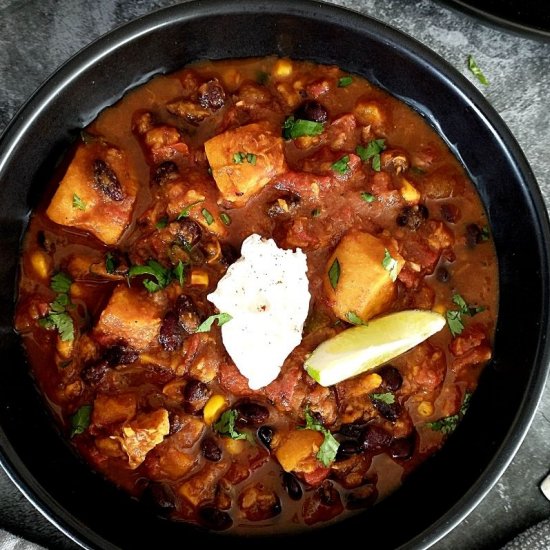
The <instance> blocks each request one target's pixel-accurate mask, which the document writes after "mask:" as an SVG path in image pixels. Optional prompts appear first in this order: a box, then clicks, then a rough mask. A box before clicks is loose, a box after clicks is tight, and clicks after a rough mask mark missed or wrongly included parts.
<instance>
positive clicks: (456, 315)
mask: <svg viewBox="0 0 550 550" xmlns="http://www.w3.org/2000/svg"><path fill="white" fill-rule="evenodd" d="M445 318H446V319H447V324H448V325H449V330H450V331H451V335H452V336H453V338H454V337H455V336H458V335H459V334H460V333H461V332H462V331H463V330H464V324H463V323H462V314H461V312H460V311H456V310H454V309H450V310H447V312H446V313H445Z"/></svg>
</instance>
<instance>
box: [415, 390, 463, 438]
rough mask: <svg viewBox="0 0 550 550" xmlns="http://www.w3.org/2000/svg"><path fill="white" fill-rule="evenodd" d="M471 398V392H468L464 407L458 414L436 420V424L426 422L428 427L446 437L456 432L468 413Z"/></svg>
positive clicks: (461, 407)
mask: <svg viewBox="0 0 550 550" xmlns="http://www.w3.org/2000/svg"><path fill="white" fill-rule="evenodd" d="M471 398H472V394H471V392H466V393H465V394H464V400H463V402H462V405H461V406H460V410H459V411H458V412H457V413H456V414H452V415H450V416H444V417H443V418H440V419H439V420H435V421H434V422H426V426H428V428H430V430H434V431H436V432H441V433H444V434H446V435H448V434H450V433H452V432H454V431H455V430H456V427H457V426H458V423H459V422H460V420H461V419H462V417H463V416H464V415H465V414H466V411H467V410H468V407H469V405H470V400H471Z"/></svg>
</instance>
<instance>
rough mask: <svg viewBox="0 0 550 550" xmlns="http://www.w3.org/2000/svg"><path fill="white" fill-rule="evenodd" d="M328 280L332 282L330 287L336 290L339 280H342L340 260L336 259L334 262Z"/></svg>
mask: <svg viewBox="0 0 550 550" xmlns="http://www.w3.org/2000/svg"><path fill="white" fill-rule="evenodd" d="M328 279H329V281H330V286H331V287H332V288H333V289H334V290H336V286H337V285H338V280H339V279H340V262H339V261H338V258H334V261H333V262H332V265H331V266H330V269H329V270H328Z"/></svg>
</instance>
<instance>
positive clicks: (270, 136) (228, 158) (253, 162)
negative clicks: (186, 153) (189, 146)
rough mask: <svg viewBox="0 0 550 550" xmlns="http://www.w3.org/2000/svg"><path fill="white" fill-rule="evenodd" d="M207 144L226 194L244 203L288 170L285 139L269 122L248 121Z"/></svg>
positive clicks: (218, 181)
mask: <svg viewBox="0 0 550 550" xmlns="http://www.w3.org/2000/svg"><path fill="white" fill-rule="evenodd" d="M204 148H205V151H206V156H207V158H208V162H209V163H210V167H211V168H212V176H213V177H214V179H215V180H216V184H217V185H218V188H219V190H220V192H221V194H222V196H223V198H224V199H225V200H227V201H229V202H231V203H233V204H234V205H235V206H243V205H245V204H246V203H247V201H248V199H250V198H251V197H252V196H253V195H255V194H256V193H258V192H259V191H260V190H261V189H262V188H263V187H264V186H265V185H266V184H267V183H268V182H269V181H270V180H271V179H273V178H274V177H275V176H278V175H279V174H282V173H283V172H285V171H286V163H285V160H284V154H283V140H282V138H281V137H279V136H277V135H275V134H274V133H273V132H272V131H271V130H270V129H269V127H268V126H267V125H265V124H262V123H254V124H248V125H247V126H241V127H239V128H235V129H232V130H228V131H227V132H224V133H223V134H220V135H217V136H215V137H213V138H212V139H209V140H208V141H207V142H206V143H205V144H204Z"/></svg>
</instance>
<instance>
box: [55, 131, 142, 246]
mask: <svg viewBox="0 0 550 550" xmlns="http://www.w3.org/2000/svg"><path fill="white" fill-rule="evenodd" d="M136 195H137V182H136V180H135V179H134V177H133V176H132V174H131V172H130V167H129V163H128V159H127V158H126V155H125V153H124V152H123V151H121V150H119V149H116V148H115V147H111V146H109V145H107V144H106V143H104V142H102V141H101V140H99V139H98V140H97V141H93V142H92V143H88V144H82V145H80V146H79V147H78V149H77V150H76V153H75V156H74V158H73V160H72V162H71V164H70V165H69V167H68V169H67V172H66V173H65V176H64V177H63V179H62V180H61V183H60V184H59V187H58V188H57V191H56V192H55V195H54V196H53V198H52V201H51V203H50V205H49V206H48V209H47V211H46V214H47V215H48V217H49V218H50V219H51V220H52V221H54V222H56V223H59V224H61V225H68V226H70V227H76V228H77V229H82V230H84V231H89V232H90V233H92V234H93V235H95V236H96V237H97V238H98V239H100V240H101V241H103V242H104V243H105V244H111V245H112V244H116V243H117V242H118V240H119V239H120V237H121V235H122V233H123V232H124V230H125V229H126V227H127V226H128V224H129V223H130V219H131V217H132V211H133V209H134V203H135V201H136Z"/></svg>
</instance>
